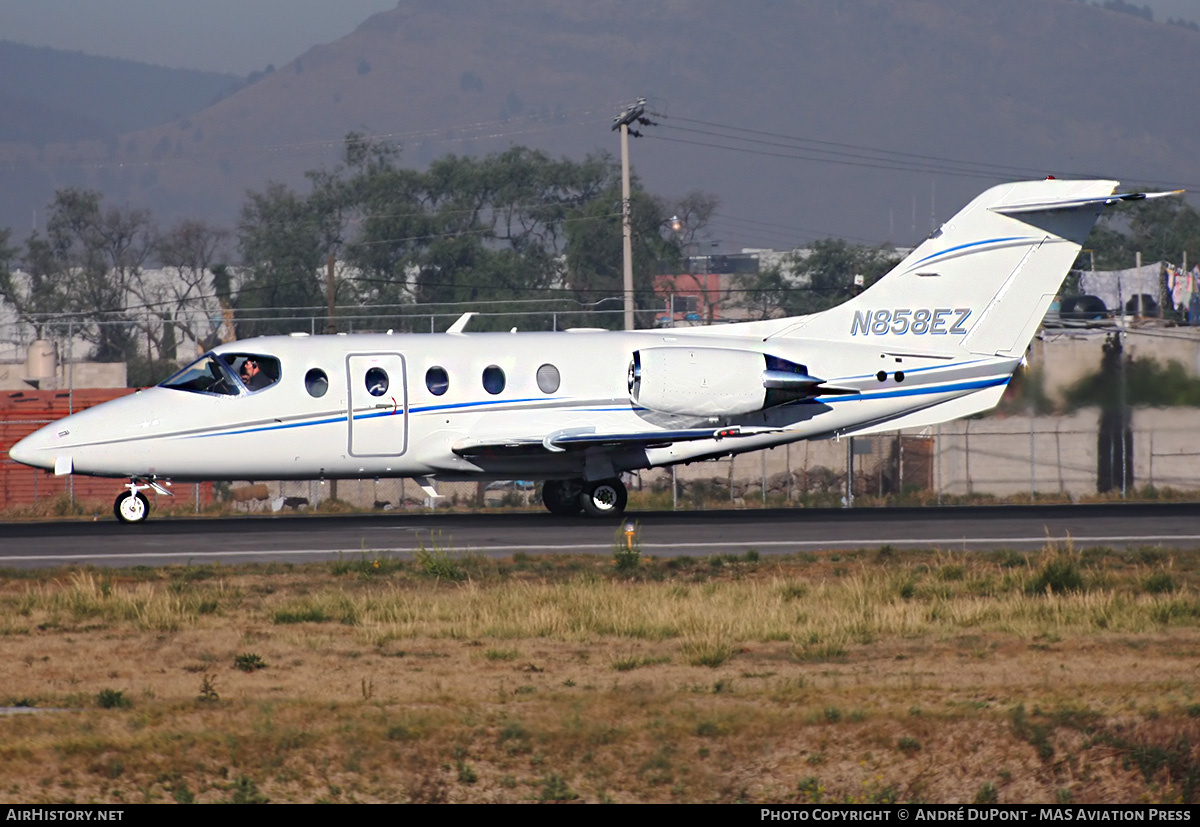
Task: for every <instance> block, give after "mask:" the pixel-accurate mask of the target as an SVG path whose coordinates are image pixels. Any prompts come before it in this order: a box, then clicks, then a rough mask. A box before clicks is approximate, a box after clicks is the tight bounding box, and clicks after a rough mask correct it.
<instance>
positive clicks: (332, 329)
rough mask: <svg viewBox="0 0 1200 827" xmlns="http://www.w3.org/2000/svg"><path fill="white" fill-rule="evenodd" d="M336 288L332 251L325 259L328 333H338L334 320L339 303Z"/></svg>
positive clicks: (326, 329) (326, 328)
mask: <svg viewBox="0 0 1200 827" xmlns="http://www.w3.org/2000/svg"><path fill="white" fill-rule="evenodd" d="M335 293H336V288H335V287H334V283H333V253H330V254H329V256H328V258H327V259H326V260H325V300H326V302H327V303H328V305H329V318H328V321H327V322H326V325H325V332H326V333H337V322H335V321H334V314H335V313H336V312H337V303H336V302H335V300H334V296H335Z"/></svg>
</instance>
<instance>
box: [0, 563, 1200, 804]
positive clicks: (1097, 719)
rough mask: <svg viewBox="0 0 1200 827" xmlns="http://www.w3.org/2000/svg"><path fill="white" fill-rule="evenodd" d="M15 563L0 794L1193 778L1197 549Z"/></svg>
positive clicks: (846, 789) (1109, 794) (791, 796)
mask: <svg viewBox="0 0 1200 827" xmlns="http://www.w3.org/2000/svg"><path fill="white" fill-rule="evenodd" d="M4 575H5V576H4V577H3V579H0V662H3V664H4V674H5V677H4V680H3V682H2V683H0V705H8V706H20V707H33V708H37V709H43V710H48V709H54V710H59V711H46V712H41V713H36V714H16V715H10V716H4V717H0V798H2V799H3V800H5V801H8V802H12V803H18V802H46V803H56V802H57V803H62V802H129V803H134V802H144V801H157V802H172V801H178V802H184V803H187V802H228V801H235V802H254V801H262V800H270V801H275V802H291V801H334V802H352V801H362V802H366V801H390V802H517V801H592V802H600V801H616V802H633V801H636V802H672V801H678V802H738V801H748V802H782V803H805V802H825V803H833V802H893V801H927V802H953V803H971V802H978V803H994V802H1058V803H1068V802H1069V803H1073V804H1080V803H1091V802H1138V801H1143V802H1163V803H1178V802H1183V803H1194V802H1195V801H1196V800H1197V798H1198V797H1200V693H1198V691H1197V677H1198V675H1200V672H1198V670H1200V552H1182V553H1177V552H1173V553H1171V554H1170V555H1169V554H1168V553H1166V552H1163V551H1160V550H1156V549H1144V550H1140V551H1089V552H1085V553H1077V552H1074V551H1072V550H1071V549H1059V548H1047V549H1045V550H1043V551H1042V552H1040V553H1038V554H1033V555H1024V554H1017V553H1013V552H1007V553H997V554H970V555H961V554H948V553H944V552H937V551H928V552H908V551H904V552H901V551H895V550H893V549H890V548H888V547H884V548H881V549H864V550H861V551H858V552H849V553H847V552H838V553H825V554H813V555H803V556H796V557H787V558H775V557H771V558H761V559H760V558H759V557H758V555H756V554H754V553H750V554H748V555H746V556H742V557H736V558H735V557H712V558H703V559H685V558H677V559H672V560H662V559H651V558H640V557H639V556H638V555H637V554H636V553H634V554H625V555H622V554H614V556H613V557H610V558H598V557H538V558H533V557H529V556H527V555H520V554H518V555H516V556H515V557H513V558H509V559H507V560H499V561H497V560H489V559H485V558H480V557H475V556H471V555H467V554H458V553H455V552H452V551H448V550H443V549H432V550H429V551H427V552H425V553H423V554H419V555H417V556H416V558H415V559H404V560H399V559H388V558H381V559H374V558H372V557H371V556H370V554H369V553H368V554H366V555H364V556H363V557H361V558H356V559H353V560H342V561H338V562H336V563H332V564H324V565H321V564H312V565H308V566H294V567H293V566H266V567H248V566H247V567H220V566H202V567H174V568H161V569H130V570H123V571H107V570H106V571H101V570H61V571H57V572H49V573H40V572H39V573H29V572H6V573H4Z"/></svg>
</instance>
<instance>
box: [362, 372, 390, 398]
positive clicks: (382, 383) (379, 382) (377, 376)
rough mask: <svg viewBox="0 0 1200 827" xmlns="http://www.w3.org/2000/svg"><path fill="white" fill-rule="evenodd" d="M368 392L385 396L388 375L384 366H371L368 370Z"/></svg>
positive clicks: (372, 394)
mask: <svg viewBox="0 0 1200 827" xmlns="http://www.w3.org/2000/svg"><path fill="white" fill-rule="evenodd" d="M366 382H367V393H369V394H371V396H383V395H384V394H385V393H387V389H388V375H387V371H386V370H384V369H383V368H371V369H369V370H368V371H367V378H366Z"/></svg>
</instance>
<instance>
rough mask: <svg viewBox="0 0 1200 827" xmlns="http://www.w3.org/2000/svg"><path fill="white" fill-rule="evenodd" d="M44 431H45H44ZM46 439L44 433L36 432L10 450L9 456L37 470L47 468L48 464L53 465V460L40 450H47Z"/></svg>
mask: <svg viewBox="0 0 1200 827" xmlns="http://www.w3.org/2000/svg"><path fill="white" fill-rule="evenodd" d="M43 430H44V429H43ZM45 444H46V438H45V436H44V435H43V433H42V431H40V430H39V431H35V432H33V433H32V434H30V435H29V436H27V437H25V438H24V439H22V440H21V441H19V442H18V443H17V444H16V445H14V446H13V447H11V448H9V449H8V455H9V457H11V458H12V459H14V460H16V461H17V462H19V463H21V464H22V465H32V466H33V467H35V468H46V467H48V466H47V464H46V463H47V462H49V463H51V465H53V462H54V460H53V458H52V457H50V458H47V457H46V456H44V455H42V456H39V455H40V454H42V453H43V452H42V451H41V450H39V449H42V448H45Z"/></svg>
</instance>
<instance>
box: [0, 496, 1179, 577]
mask: <svg viewBox="0 0 1200 827" xmlns="http://www.w3.org/2000/svg"><path fill="white" fill-rule="evenodd" d="M626 521H632V522H634V523H636V525H637V530H638V539H639V541H640V543H641V548H642V551H643V552H644V553H645V554H650V555H655V556H661V557H674V556H680V555H687V556H707V555H710V554H744V553H745V552H747V551H751V550H754V551H757V552H758V553H759V554H762V555H770V554H795V553H803V552H812V551H820V550H828V549H842V548H879V547H880V546H884V545H890V546H892V547H894V548H938V549H943V550H955V551H975V550H989V549H1005V548H1007V549H1015V550H1029V549H1034V548H1040V547H1042V546H1043V545H1045V544H1046V543H1047V542H1049V541H1059V542H1062V541H1066V540H1068V539H1069V540H1070V542H1072V543H1073V544H1074V546H1075V547H1076V548H1087V547H1095V546H1109V547H1118V548H1119V547H1136V546H1162V547H1168V548H1200V503H1135V504H1102V505H1054V506H988V507H978V506H976V507H942V508H935V507H927V508H861V509H852V510H846V509H768V510H744V511H734V510H729V511H702V512H701V511H677V512H670V511H649V512H629V513H627V514H626V515H625V517H624V519H623V520H620V521H592V520H587V519H584V518H564V517H555V516H552V515H550V514H547V513H544V512H541V513H535V512H522V513H510V514H451V513H434V514H387V515H381V514H361V515H336V516H321V515H288V516H281V517H240V518H225V519H186V520H185V519H173V520H167V519H158V520H156V519H154V517H153V516H152V517H151V519H150V521H149V522H148V523H146V524H143V525H140V526H124V525H121V524H119V523H117V522H115V521H113V520H112V519H111V518H109V519H107V520H104V521H101V522H66V521H60V522H36V523H0V567H7V568H44V567H52V566H61V565H71V564H90V565H99V566H138V565H146V566H157V565H172V564H174V565H183V564H202V563H215V562H219V563H269V562H275V563H300V562H311V561H320V560H331V559H336V558H337V557H338V556H339V555H341V556H346V555H353V556H358V555H363V554H365V555H371V556H377V555H384V554H392V555H407V554H412V553H413V552H414V551H417V550H418V549H420V548H421V547H422V546H425V547H426V548H431V547H433V546H437V547H439V548H442V549H445V550H447V551H454V552H466V551H471V552H474V553H478V554H486V555H490V556H496V557H504V556H509V555H512V554H514V553H517V552H525V553H528V554H562V553H583V554H607V553H610V552H611V551H612V549H613V544H614V541H615V539H616V535H617V534H618V533H619V532H620V530H621V528H622V525H623V523H624V522H626Z"/></svg>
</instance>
